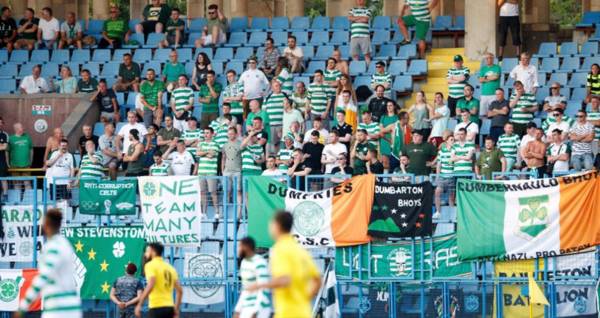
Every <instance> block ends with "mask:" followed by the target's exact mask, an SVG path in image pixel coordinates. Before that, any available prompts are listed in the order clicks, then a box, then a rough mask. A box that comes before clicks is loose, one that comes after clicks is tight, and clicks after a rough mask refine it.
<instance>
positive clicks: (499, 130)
mask: <svg viewBox="0 0 600 318" xmlns="http://www.w3.org/2000/svg"><path fill="white" fill-rule="evenodd" d="M503 133H504V127H492V128H490V137H492V139H494V142H497V141H498V137H500V136H502V134H503Z"/></svg>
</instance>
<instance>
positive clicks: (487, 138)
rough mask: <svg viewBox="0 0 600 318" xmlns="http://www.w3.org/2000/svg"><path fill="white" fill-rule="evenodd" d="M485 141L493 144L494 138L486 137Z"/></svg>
mask: <svg viewBox="0 0 600 318" xmlns="http://www.w3.org/2000/svg"><path fill="white" fill-rule="evenodd" d="M484 139H485V141H488V140H491V141H492V142H494V138H492V136H486V137H485V138H484Z"/></svg>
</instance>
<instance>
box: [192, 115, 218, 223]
mask: <svg viewBox="0 0 600 318" xmlns="http://www.w3.org/2000/svg"><path fill="white" fill-rule="evenodd" d="M214 133H215V131H214V130H213V129H212V127H206V128H204V141H202V142H200V143H199V144H198V149H197V150H196V159H197V161H198V165H197V169H198V171H197V173H198V176H199V177H200V192H202V196H201V198H200V199H201V201H202V211H203V213H206V211H207V208H208V201H207V200H206V190H207V188H208V192H209V193H210V197H211V199H212V204H213V207H214V209H215V211H216V213H217V215H216V216H215V217H216V218H217V219H218V218H220V216H221V209H220V207H219V197H218V195H217V187H218V184H217V179H216V178H215V177H216V176H217V165H218V159H217V158H218V155H219V146H218V145H217V143H216V142H215V141H214V140H213V135H214Z"/></svg>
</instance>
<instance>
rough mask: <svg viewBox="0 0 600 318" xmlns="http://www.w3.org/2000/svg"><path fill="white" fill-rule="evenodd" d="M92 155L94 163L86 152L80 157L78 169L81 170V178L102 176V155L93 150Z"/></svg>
mask: <svg viewBox="0 0 600 318" xmlns="http://www.w3.org/2000/svg"><path fill="white" fill-rule="evenodd" d="M93 156H94V160H96V163H94V162H92V160H91V158H90V156H89V155H88V154H85V155H83V157H82V158H81V165H80V167H79V169H80V170H81V177H82V178H102V177H104V171H102V155H101V154H100V153H99V152H95V153H94V155H93Z"/></svg>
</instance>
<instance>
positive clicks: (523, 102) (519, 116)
mask: <svg viewBox="0 0 600 318" xmlns="http://www.w3.org/2000/svg"><path fill="white" fill-rule="evenodd" d="M516 99H517V94H516V93H515V92H513V93H512V95H510V101H511V102H512V101H514V100H516ZM536 105H537V102H536V100H535V95H533V94H530V93H523V95H521V98H520V99H519V101H518V102H517V105H515V107H514V108H513V110H512V115H511V120H510V121H511V122H513V123H516V124H527V123H528V122H530V121H532V120H533V113H530V112H527V111H525V110H524V109H525V108H529V107H531V106H536Z"/></svg>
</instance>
